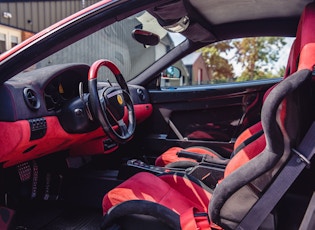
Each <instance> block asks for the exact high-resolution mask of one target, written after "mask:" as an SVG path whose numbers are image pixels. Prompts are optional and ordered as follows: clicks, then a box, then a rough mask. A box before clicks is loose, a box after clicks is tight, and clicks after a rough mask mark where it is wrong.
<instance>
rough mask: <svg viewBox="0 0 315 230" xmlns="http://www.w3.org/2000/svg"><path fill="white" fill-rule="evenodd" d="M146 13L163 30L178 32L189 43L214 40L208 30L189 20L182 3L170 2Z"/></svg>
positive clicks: (189, 16)
mask: <svg viewBox="0 0 315 230" xmlns="http://www.w3.org/2000/svg"><path fill="white" fill-rule="evenodd" d="M148 11H149V12H150V14H152V15H153V16H154V17H155V18H156V19H157V21H158V23H159V24H160V25H161V26H162V27H163V28H164V29H166V30H168V31H170V32H175V31H177V32H180V33H181V34H183V35H184V36H185V37H187V38H188V39H189V40H191V41H194V42H212V41H215V40H216V39H215V37H214V35H213V34H212V33H211V32H210V31H209V30H207V29H206V28H204V27H203V26H202V25H200V24H199V23H198V22H197V21H194V20H191V18H192V17H191V15H189V14H188V11H187V9H186V8H185V5H184V3H183V2H182V1H172V2H169V3H166V4H163V5H159V6H155V7H153V8H152V9H150V10H148ZM183 22H184V23H183Z"/></svg>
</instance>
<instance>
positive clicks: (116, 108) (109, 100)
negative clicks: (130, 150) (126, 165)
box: [88, 59, 136, 143]
mask: <svg viewBox="0 0 315 230" xmlns="http://www.w3.org/2000/svg"><path fill="white" fill-rule="evenodd" d="M102 66H105V67H107V68H108V69H109V70H110V71H111V72H112V73H113V74H114V75H115V78H116V80H117V82H118V85H117V86H111V85H110V86H109V87H104V88H103V89H102V90H100V91H99V90H98V89H97V76H98V72H99V69H100V67H102ZM88 86H89V93H90V96H89V104H90V107H91V109H92V113H93V117H94V118H95V119H96V120H98V121H99V123H100V124H101V125H102V127H103V129H104V131H105V133H106V134H107V135H108V136H109V137H110V138H111V139H112V140H114V141H115V142H117V143H125V142H127V141H129V140H130V139H131V138H132V137H133V134H134V132H135V127H136V122H135V120H136V119H135V111H134V106H133V102H132V100H131V96H130V93H129V89H128V86H127V83H126V81H125V79H124V77H123V76H122V74H121V73H120V70H119V69H118V67H117V66H116V65H115V64H114V63H113V62H111V61H109V60H103V59H102V60H98V61H96V62H94V63H93V64H92V66H91V67H90V70H89V74H88ZM125 112H127V113H128V116H125ZM113 122H114V123H115V124H116V125H118V128H117V127H115V124H114V125H113V124H112V123H113Z"/></svg>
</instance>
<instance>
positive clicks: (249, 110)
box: [141, 79, 280, 157]
mask: <svg viewBox="0 0 315 230" xmlns="http://www.w3.org/2000/svg"><path fill="white" fill-rule="evenodd" d="M279 80H280V79H273V80H262V81H252V82H243V83H233V84H221V85H209V86H204V87H189V88H178V89H172V90H150V91H149V95H150V99H151V103H152V105H153V114H152V116H151V117H150V119H149V120H148V121H147V123H146V126H145V129H146V130H145V131H143V132H141V133H145V134H146V135H144V136H143V137H142V140H144V141H143V142H142V143H144V145H145V146H144V151H145V153H146V154H148V155H152V156H157V155H160V154H161V153H163V152H164V151H165V150H167V149H168V148H170V147H172V146H180V147H183V148H186V147H189V146H196V145H197V146H205V147H208V148H211V149H214V150H215V151H217V152H218V153H220V154H221V155H223V156H225V157H229V155H230V153H231V152H232V151H233V144H234V142H235V139H236V138H237V137H238V135H239V134H240V133H241V132H242V131H244V130H245V129H246V128H247V127H249V126H251V125H253V124H255V123H256V122H258V121H259V120H260V110H261V106H262V101H263V97H264V94H265V92H266V90H267V89H268V88H270V87H271V86H273V85H274V84H275V83H277V82H279ZM148 133H149V135H147V134H148Z"/></svg>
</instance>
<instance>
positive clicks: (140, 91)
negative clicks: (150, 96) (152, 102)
mask: <svg viewBox="0 0 315 230" xmlns="http://www.w3.org/2000/svg"><path fill="white" fill-rule="evenodd" d="M137 94H138V96H139V98H140V100H141V101H144V100H145V94H144V91H143V90H142V89H137Z"/></svg>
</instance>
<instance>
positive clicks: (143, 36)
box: [132, 29, 160, 46]
mask: <svg viewBox="0 0 315 230" xmlns="http://www.w3.org/2000/svg"><path fill="white" fill-rule="evenodd" d="M132 37H133V38H134V39H135V40H136V41H137V42H139V43H141V44H143V45H144V46H155V45H157V44H159V43H160V37H159V35H157V34H154V33H151V32H149V31H146V30H140V29H135V30H133V31H132Z"/></svg>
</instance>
